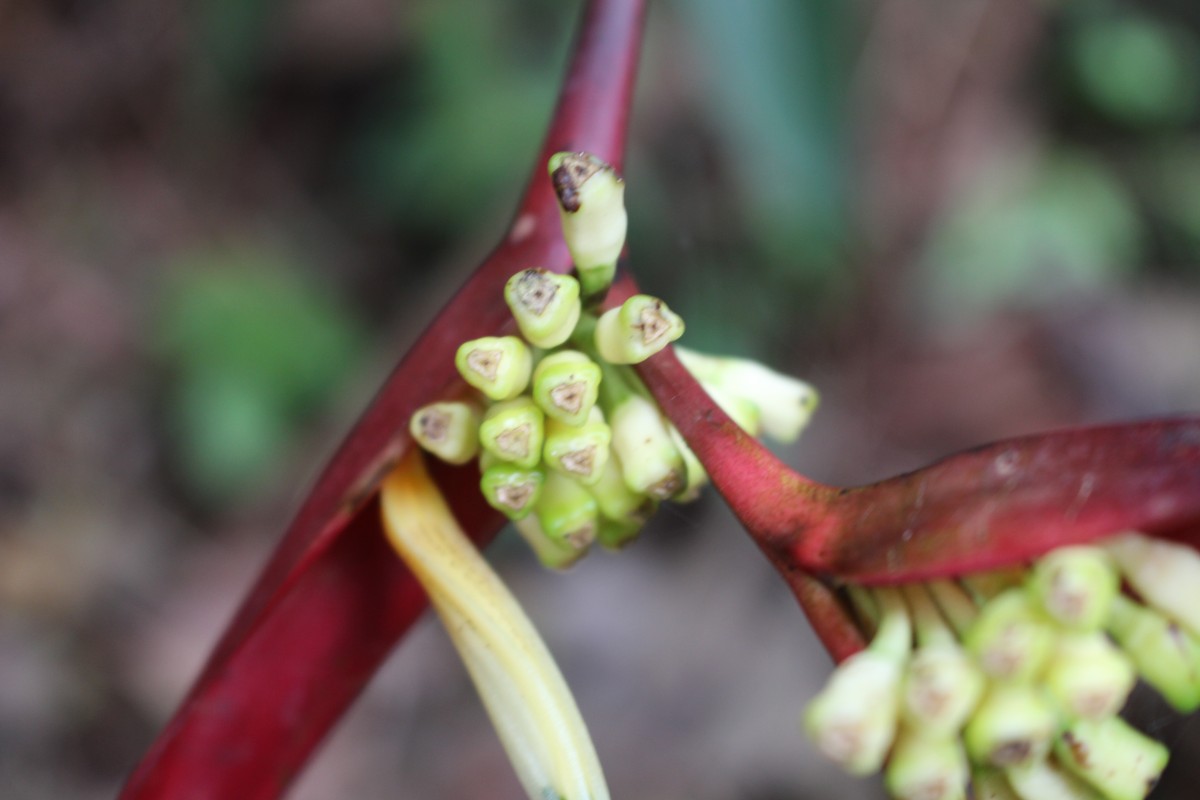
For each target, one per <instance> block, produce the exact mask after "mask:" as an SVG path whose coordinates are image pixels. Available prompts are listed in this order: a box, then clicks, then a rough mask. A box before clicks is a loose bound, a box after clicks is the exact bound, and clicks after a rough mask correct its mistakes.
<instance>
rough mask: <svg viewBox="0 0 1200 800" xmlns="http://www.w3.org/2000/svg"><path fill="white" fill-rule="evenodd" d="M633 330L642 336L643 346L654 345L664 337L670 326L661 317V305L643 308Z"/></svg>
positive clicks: (656, 304)
mask: <svg viewBox="0 0 1200 800" xmlns="http://www.w3.org/2000/svg"><path fill="white" fill-rule="evenodd" d="M633 329H634V330H636V331H637V332H638V333H640V334H641V335H642V343H643V344H654V343H655V342H656V341H658V340H659V339H661V338H662V337H664V336H666V335H667V331H669V330H670V329H671V324H670V323H669V322H667V320H666V319H665V318H664V317H663V315H662V303H655V304H654V305H653V306H647V307H645V308H643V309H642V313H641V314H639V315H638V321H637V324H636V325H634V326H633Z"/></svg>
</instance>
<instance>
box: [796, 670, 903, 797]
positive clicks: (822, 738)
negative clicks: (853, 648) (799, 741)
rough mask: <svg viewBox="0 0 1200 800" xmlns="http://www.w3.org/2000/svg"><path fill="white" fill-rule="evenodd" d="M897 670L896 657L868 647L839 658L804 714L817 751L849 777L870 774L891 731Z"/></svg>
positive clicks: (884, 751)
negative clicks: (842, 658)
mask: <svg viewBox="0 0 1200 800" xmlns="http://www.w3.org/2000/svg"><path fill="white" fill-rule="evenodd" d="M901 674H902V667H901V664H900V663H898V662H897V661H896V659H894V658H890V657H888V656H885V655H883V654H880V653H876V652H872V651H871V650H863V651H862V652H860V653H857V654H855V655H853V656H850V658H848V659H846V660H845V661H843V662H842V663H841V664H840V665H839V666H838V667H837V669H835V670H834V671H833V674H832V675H831V676H830V678H829V682H828V683H827V684H826V685H825V688H824V689H823V690H822V691H821V693H820V694H818V695H817V696H816V697H815V698H813V701H812V702H811V703H810V704H809V706H808V710H807V711H806V712H805V715H804V728H805V730H806V731H807V732H808V734H809V736H811V737H812V739H813V741H814V742H815V743H816V745H817V749H818V750H820V751H821V752H822V753H823V754H825V756H826V757H827V758H829V759H830V760H832V761H834V762H835V763H837V764H838V765H840V766H841V767H842V768H843V769H845V770H846V771H847V772H849V773H851V774H853V775H868V774H870V773H872V772H876V771H877V770H878V769H879V768H880V767H881V766H882V765H883V760H884V758H885V757H886V756H887V752H888V749H889V748H890V747H891V745H892V739H893V738H894V737H895V735H896V719H897V713H898V706H899V702H898V701H899V695H900V680H901Z"/></svg>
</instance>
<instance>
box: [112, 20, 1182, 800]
mask: <svg viewBox="0 0 1200 800" xmlns="http://www.w3.org/2000/svg"><path fill="white" fill-rule="evenodd" d="M643 5H644V4H643V2H642V0H592V2H590V3H589V4H588V6H587V10H586V12H585V15H584V19H583V23H582V28H581V34H580V36H579V38H578V40H577V43H576V50H575V55H574V58H573V60H572V62H571V65H570V68H569V71H568V74H567V78H566V81H565V82H564V84H563V88H562V92H561V95H560V98H559V104H558V107H557V109H556V111H555V114H554V117H553V120H552V122H551V125H550V129H549V132H548V134H547V136H546V141H545V143H544V144H543V147H542V149H541V153H540V154H539V156H538V159H537V161H536V162H535V164H534V167H533V178H532V179H531V182H530V185H529V188H528V190H527V192H526V195H525V197H524V199H523V201H522V203H521V205H520V208H519V211H518V213H517V215H516V217H515V219H514V222H513V224H512V227H511V229H510V232H509V234H508V236H507V237H506V238H505V240H504V241H503V242H502V243H501V244H500V246H499V247H498V248H497V249H496V250H495V251H494V252H493V253H492V255H491V256H490V257H489V258H488V259H487V260H486V261H485V262H484V263H483V265H481V266H480V267H479V269H478V270H477V271H476V273H475V274H474V276H473V277H472V278H471V279H470V280H469V281H468V282H467V284H466V285H465V286H463V287H462V289H461V290H460V291H459V292H458V294H457V295H455V297H454V298H453V299H452V300H451V301H450V303H449V304H448V305H447V306H446V307H445V308H444V309H443V310H442V312H441V313H440V314H439V315H438V317H437V319H436V320H435V321H434V322H433V324H432V325H431V326H430V327H429V329H428V330H427V331H426V332H425V334H424V335H423V336H422V337H421V338H420V339H419V340H418V342H417V343H416V345H415V346H414V347H413V349H412V351H411V352H410V353H409V354H408V355H407V356H405V358H404V359H403V360H402V361H401V362H400V364H399V365H398V366H397V367H396V369H395V371H394V372H393V373H392V375H391V376H390V377H389V378H388V380H387V382H386V383H385V385H384V387H383V388H382V389H381V391H380V392H379V394H378V395H377V396H376V398H375V399H374V401H373V402H372V403H371V405H370V406H369V407H368V409H367V410H366V411H365V413H364V414H363V416H362V418H361V419H360V421H359V422H358V423H357V425H356V426H355V427H354V429H353V430H352V431H351V432H350V434H349V435H348V436H347V438H346V440H345V442H344V443H343V444H342V446H341V448H340V449H339V450H338V451H337V453H336V454H335V455H334V457H333V459H332V461H331V462H330V464H329V466H328V467H327V468H326V470H325V472H324V473H323V474H322V475H321V477H320V479H319V480H318V481H317V483H316V485H315V486H314V487H313V489H312V491H311V492H310V494H309V495H308V498H307V499H306V501H305V502H304V504H303V505H302V507H301V509H300V511H299V513H298V515H297V517H296V519H295V520H294V521H293V523H292V524H291V526H290V527H289V528H288V530H287V531H286V533H285V534H284V537H283V540H282V542H281V543H280V545H279V547H278V549H277V550H276V551H275V553H274V555H273V556H272V558H271V560H270V561H269V563H268V564H267V566H266V568H265V569H264V571H263V573H262V575H261V576H260V577H259V579H258V581H257V582H256V584H255V585H254V587H253V588H252V589H251V591H250V593H249V594H248V596H247V598H246V600H245V601H244V602H243V604H242V607H241V608H240V609H239V611H238V613H237V615H236V616H235V618H234V620H233V621H232V622H231V624H230V626H229V628H228V629H227V630H226V632H225V634H224V635H223V637H222V638H221V641H220V642H219V643H218V645H217V647H216V649H215V651H214V652H213V654H212V656H211V658H210V660H209V662H208V664H207V666H206V667H205V669H204V671H203V673H202V674H201V676H200V678H199V679H198V681H197V683H196V685H195V687H194V688H193V690H192V692H191V693H190V694H189V696H188V697H187V698H186V700H185V701H184V703H183V704H182V706H181V708H180V710H179V711H178V713H177V714H176V716H175V718H174V719H173V720H172V721H171V722H170V724H169V725H168V726H167V728H166V729H165V730H164V731H163V733H162V734H161V735H160V736H159V738H158V740H157V741H156V742H155V744H154V746H153V747H152V748H151V750H150V751H149V753H148V754H147V755H146V756H145V758H144V759H143V761H142V762H141V764H139V765H138V767H137V769H136V770H135V771H134V773H133V775H132V777H131V778H130V780H129V782H128V784H127V785H126V787H125V789H124V792H123V793H122V797H123V798H127V800H133V799H134V798H137V799H138V800H153V799H157V798H171V799H172V800H178V799H179V798H189V797H196V798H212V797H236V798H239V799H245V800H255V799H256V798H272V797H277V796H279V795H280V794H281V793H283V792H284V791H285V790H286V788H287V786H288V785H289V783H290V782H291V781H292V779H293V778H294V777H295V775H296V773H297V772H298V770H299V769H300V768H301V767H302V766H303V764H304V762H305V760H306V759H307V758H308V756H309V754H310V753H311V752H312V750H313V748H314V747H315V746H316V745H317V744H318V743H319V742H320V740H321V739H322V737H323V736H324V735H325V734H326V733H327V732H328V730H329V728H330V727H331V726H332V725H333V724H334V723H335V722H336V720H337V719H338V718H339V717H340V715H341V714H342V713H343V712H344V710H345V709H346V707H347V706H348V705H349V704H350V703H351V702H352V701H353V700H354V698H355V697H356V696H357V695H358V693H359V692H360V691H361V689H362V688H363V686H364V685H365V683H366V682H367V680H369V679H370V677H371V675H372V674H373V673H374V671H375V670H376V668H377V667H378V666H379V664H380V663H381V662H382V660H383V659H384V657H385V656H386V655H387V654H388V652H389V651H390V650H391V649H392V647H393V646H394V645H395V643H396V642H397V641H398V640H399V639H400V638H401V637H402V636H403V635H404V633H405V632H406V631H407V629H408V627H409V626H410V625H411V624H412V622H413V621H414V620H415V619H416V618H417V616H418V615H419V614H420V613H421V612H422V611H423V610H424V608H425V605H426V601H425V598H424V596H423V594H422V592H421V590H420V588H419V587H418V586H417V584H416V582H415V580H414V579H413V577H412V575H411V573H409V572H408V571H407V570H406V569H405V568H404V567H403V565H402V564H401V563H400V561H399V560H398V559H397V558H396V557H395V555H394V554H393V553H392V551H391V550H390V549H389V547H388V546H387V544H386V543H385V540H384V537H383V534H382V531H381V526H380V522H379V513H378V503H377V500H376V489H377V484H378V482H379V480H380V479H381V478H382V476H383V475H384V474H385V473H386V472H387V471H388V469H389V468H390V467H391V466H392V465H394V464H395V463H396V462H397V461H398V460H399V458H400V457H401V456H402V455H403V454H404V453H405V452H406V451H407V449H408V448H409V447H410V446H411V441H410V439H409V437H408V434H407V421H408V419H409V417H410V416H411V414H412V413H413V412H414V411H415V410H416V409H417V408H418V407H420V406H421V405H423V404H425V403H427V402H430V401H432V400H435V399H439V398H441V397H444V396H447V395H450V394H453V393H455V392H456V391H457V389H458V387H459V383H458V378H457V375H456V373H455V371H454V351H455V349H456V348H457V346H458V344H459V343H461V342H462V341H464V340H466V339H471V338H476V337H480V336H484V335H494V334H497V333H500V332H507V331H510V330H511V329H512V327H513V326H512V322H511V317H510V315H509V312H508V310H507V308H506V307H505V305H504V303H503V301H502V299H501V298H502V290H503V286H504V283H505V281H506V280H507V279H508V277H509V276H511V275H512V274H513V273H515V272H517V271H518V270H520V269H524V268H527V267H530V266H541V267H545V268H547V269H551V270H555V271H559V272H565V271H567V270H569V269H570V267H571V265H570V262H569V258H568V255H567V251H566V247H565V245H564V244H563V242H562V239H561V237H560V235H559V222H558V209H557V206H556V200H555V197H554V194H553V192H552V189H551V185H550V182H549V180H548V178H547V177H546V171H545V164H546V161H547V159H548V157H549V156H550V154H551V153H554V152H557V151H562V150H586V151H589V152H592V153H595V154H596V155H598V156H600V157H601V158H603V159H605V160H606V161H608V162H609V163H612V164H614V165H616V166H618V167H619V166H620V164H621V162H622V156H623V152H624V132H625V125H626V119H627V115H628V110H629V106H630V99H631V92H632V85H633V78H634V74H635V71H636V63H637V51H638V43H639V41H640V36H641V23H642V16H643ZM631 291H632V281H630V280H628V279H626V280H625V281H624V284H623V285H622V286H619V287H616V288H615V289H614V292H613V295H614V298H619V297H621V296H624V295H627V294H628V293H630V292H631ZM639 370H640V373H641V375H642V377H643V379H644V380H645V381H646V383H647V385H648V386H649V387H650V389H651V391H652V392H654V394H655V396H656V397H657V398H658V401H659V403H660V404H661V405H662V406H663V408H664V409H665V410H666V412H667V414H668V415H669V416H670V417H671V419H672V420H673V421H674V423H675V424H676V426H677V427H678V428H679V429H680V431H681V432H682V433H683V434H684V436H685V437H686V438H687V440H688V441H689V443H690V444H691V446H692V448H693V449H694V450H695V452H696V453H697V455H698V456H699V457H700V459H701V460H702V461H703V462H704V464H705V466H706V468H707V469H708V471H709V473H710V475H711V476H712V478H713V481H714V483H715V484H716V486H717V488H718V489H719V490H720V492H721V493H722V494H723V495H724V497H725V498H726V500H727V501H728V502H729V504H730V505H731V507H732V508H733V509H734V511H735V512H736V513H737V515H738V517H739V518H740V519H741V520H742V522H743V523H744V525H745V526H746V528H747V530H748V532H749V533H750V535H751V536H753V537H754V538H755V539H756V541H757V542H758V543H759V544H760V545H761V547H762V548H763V550H764V552H765V553H766V554H767V556H768V557H769V558H770V559H771V561H772V562H773V563H774V564H775V566H776V567H777V569H779V571H780V573H781V574H782V575H783V576H784V578H785V580H787V582H788V584H789V586H791V587H792V589H793V591H794V592H795V594H796V596H797V599H798V600H799V601H800V603H801V605H802V606H803V607H804V608H805V611H806V612H807V613H808V615H809V618H810V619H811V620H812V622H813V624H814V626H815V627H816V629H817V631H818V633H819V634H820V635H821V637H822V639H823V640H824V642H825V644H826V646H827V647H828V648H829V650H830V652H831V653H832V654H833V655H834V657H835V658H838V659H841V658H844V657H845V656H847V655H849V654H850V653H852V652H854V651H855V650H857V649H859V648H860V647H861V646H862V641H861V639H860V637H859V634H858V632H857V630H856V628H855V627H854V626H853V625H851V624H850V622H849V620H848V619H847V617H846V616H845V612H844V610H843V608H842V605H841V604H840V602H839V601H838V599H837V597H836V595H835V593H834V592H833V590H832V588H831V585H832V582H831V581H830V580H828V579H830V578H834V579H837V580H844V579H853V580H856V581H863V582H898V581H904V580H913V579H919V578H926V577H930V576H933V575H946V574H956V573H962V572H968V571H971V570H977V569H985V568H988V567H993V566H997V565H1000V564H1005V563H1012V562H1015V561H1023V560H1026V559H1028V558H1031V557H1032V556H1035V555H1037V554H1038V553H1041V552H1044V551H1045V550H1048V549H1050V548H1052V547H1055V546H1057V545H1060V544H1066V543H1070V542H1078V541H1085V540H1089V539H1094V538H1096V537H1099V536H1103V535H1105V534H1108V533H1112V532H1114V531H1118V530H1122V529H1128V528H1136V529H1139V530H1143V531H1147V532H1151V533H1156V534H1162V535H1170V536H1175V537H1186V535H1188V534H1192V540H1193V543H1194V540H1195V539H1196V538H1197V536H1196V534H1197V532H1200V421H1197V420H1180V421H1172V422H1156V423H1147V424H1142V425H1132V426H1122V427H1108V428H1095V429H1090V430H1080V431H1068V432H1063V433H1056V434H1048V435H1046V436H1040V437H1029V438H1024V439H1018V440H1014V441H1011V442H1007V443H1000V444H996V445H990V446H988V447H983V448H979V449H977V450H974V451H971V452H968V453H964V454H961V455H959V456H955V457H952V458H949V459H947V460H945V461H942V462H939V463H937V464H935V465H933V466H931V467H929V468H926V469H924V470H920V471H918V472H914V473H910V474H908V475H904V476H900V477H898V478H895V479H892V480H889V481H884V482H881V483H878V484H874V485H871V486H867V487H862V488H858V489H837V488H833V487H829V486H824V485H821V484H818V483H815V482H813V481H810V480H808V479H806V478H804V477H802V476H799V475H797V474H795V473H794V472H792V471H790V470H788V469H787V468H786V467H785V466H784V465H783V464H781V463H780V462H779V461H778V460H777V459H775V458H774V456H772V455H771V454H770V453H769V452H768V451H766V450H765V449H764V448H762V447H761V446H760V445H759V444H758V443H757V442H756V441H755V440H754V439H752V438H751V437H749V436H747V435H746V434H745V433H743V432H742V431H741V430H740V429H738V428H737V427H736V426H735V425H734V424H733V423H732V422H731V421H730V420H729V419H728V417H726V416H725V414H724V413H722V412H721V411H720V409H718V408H717V407H716V406H715V405H714V404H713V403H712V401H711V400H710V399H709V398H708V397H707V395H705V393H704V392H703V390H702V389H701V388H700V387H699V385H698V384H697V383H696V382H695V381H694V380H693V379H692V378H691V376H690V375H688V374H687V373H686V371H685V370H684V369H683V368H682V366H681V365H680V364H679V362H678V361H677V360H676V359H675V357H674V355H673V354H672V353H671V352H669V351H667V352H664V353H661V354H659V355H657V356H655V357H654V358H652V359H650V360H649V361H648V362H646V363H645V364H643V365H642V366H641V367H640V368H639ZM434 469H435V474H436V475H437V477H438V483H439V485H440V486H441V487H442V490H443V491H444V492H445V493H446V495H447V497H448V499H449V500H450V501H451V504H452V505H453V507H454V508H455V511H456V514H457V515H458V516H459V518H460V522H461V523H462V524H463V526H464V528H465V529H466V530H467V531H468V532H469V533H470V534H471V536H472V537H473V538H474V540H475V541H476V542H477V543H478V544H480V545H481V546H482V545H483V544H485V543H486V542H487V541H488V540H490V539H491V537H492V536H493V535H494V534H495V532H496V531H497V530H498V529H499V527H500V522H501V520H500V518H499V517H498V516H497V515H495V514H494V513H492V512H491V511H490V509H488V508H487V507H486V506H485V504H484V502H483V500H482V498H481V497H480V495H479V492H478V488H477V477H476V473H475V472H474V471H473V468H471V467H466V468H460V469H452V468H448V467H444V466H437V467H434Z"/></svg>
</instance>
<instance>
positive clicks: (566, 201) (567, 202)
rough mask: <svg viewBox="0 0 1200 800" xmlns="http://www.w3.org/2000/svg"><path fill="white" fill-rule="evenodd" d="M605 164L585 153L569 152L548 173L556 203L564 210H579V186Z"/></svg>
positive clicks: (572, 211)
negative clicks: (556, 196) (555, 167)
mask: <svg viewBox="0 0 1200 800" xmlns="http://www.w3.org/2000/svg"><path fill="white" fill-rule="evenodd" d="M607 166H608V165H607V164H605V163H604V162H603V161H601V160H600V159H598V158H596V157H595V156H593V155H589V154H587V153H571V154H570V155H568V156H565V157H564V158H563V160H562V163H561V164H559V165H558V168H557V169H555V170H554V172H552V173H550V180H551V182H552V183H553V184H554V193H555V194H557V195H558V204H559V205H561V206H562V207H563V210H564V211H567V212H571V213H574V212H576V211H578V210H579V189H580V187H582V186H583V184H584V183H585V182H586V181H587V179H588V178H590V177H592V176H593V175H595V174H596V173H597V172H599V171H600V170H602V169H604V168H605V167H607Z"/></svg>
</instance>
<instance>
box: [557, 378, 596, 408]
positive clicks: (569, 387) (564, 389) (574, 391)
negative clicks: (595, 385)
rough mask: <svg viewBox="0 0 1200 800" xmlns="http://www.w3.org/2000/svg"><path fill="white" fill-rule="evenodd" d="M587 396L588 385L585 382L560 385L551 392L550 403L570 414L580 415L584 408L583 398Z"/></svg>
mask: <svg viewBox="0 0 1200 800" xmlns="http://www.w3.org/2000/svg"><path fill="white" fill-rule="evenodd" d="M585 394H587V384H586V383H584V382H583V381H571V382H570V383H560V384H559V385H558V386H555V387H554V388H553V389H551V390H550V402H552V403H554V407H555V408H557V409H560V410H562V411H565V412H567V413H568V414H578V413H579V411H580V409H582V408H583V398H584V395H585Z"/></svg>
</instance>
